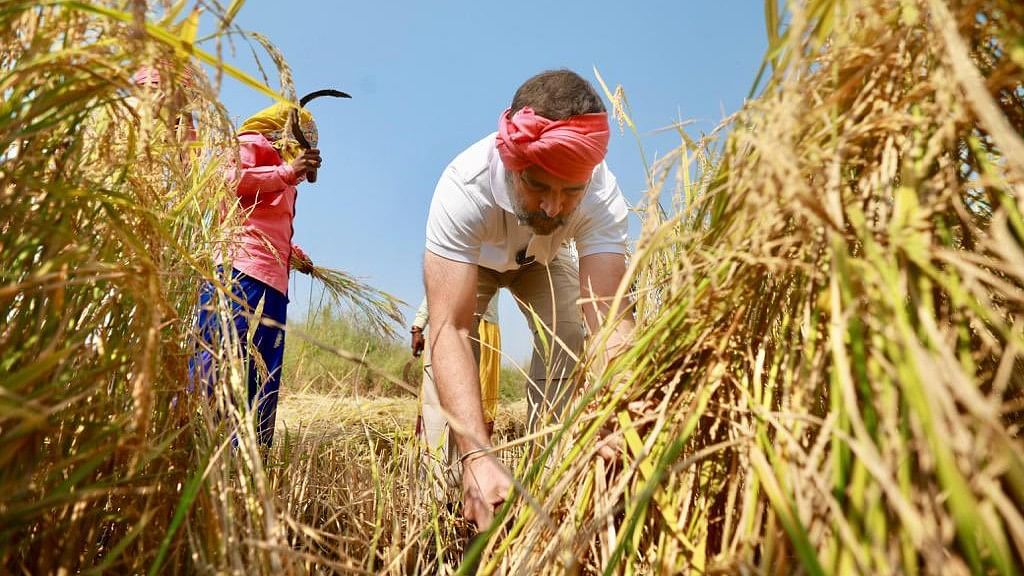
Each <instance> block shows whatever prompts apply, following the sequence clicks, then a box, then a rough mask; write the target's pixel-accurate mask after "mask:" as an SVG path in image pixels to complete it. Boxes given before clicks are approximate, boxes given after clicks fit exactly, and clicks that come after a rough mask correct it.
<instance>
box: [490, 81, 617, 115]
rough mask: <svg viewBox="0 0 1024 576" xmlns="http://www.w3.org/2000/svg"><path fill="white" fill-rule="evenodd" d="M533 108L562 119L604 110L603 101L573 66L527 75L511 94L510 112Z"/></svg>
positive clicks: (539, 112)
mask: <svg viewBox="0 0 1024 576" xmlns="http://www.w3.org/2000/svg"><path fill="white" fill-rule="evenodd" d="M526 106H529V107H530V108H533V111H534V112H536V113H537V114H538V115H539V116H543V117H545V118H547V119H548V120H565V119H566V118H569V117H571V116H579V115H580V114H592V113H595V112H604V111H605V107H604V102H602V101H601V97H600V96H598V95H597V92H596V91H595V90H594V87H593V86H591V85H590V83H589V82H587V81H586V80H584V79H583V77H582V76H580V75H579V74H577V73H575V72H573V71H572V70H566V69H562V70H548V71H546V72H541V73H540V74H537V75H536V76H534V77H533V78H530V79H529V80H527V81H526V82H523V85H522V86H520V87H519V89H518V90H516V94H515V96H513V97H512V110H511V111H510V114H513V115H514V114H515V113H516V112H519V111H520V110H522V109H523V108H524V107H526Z"/></svg>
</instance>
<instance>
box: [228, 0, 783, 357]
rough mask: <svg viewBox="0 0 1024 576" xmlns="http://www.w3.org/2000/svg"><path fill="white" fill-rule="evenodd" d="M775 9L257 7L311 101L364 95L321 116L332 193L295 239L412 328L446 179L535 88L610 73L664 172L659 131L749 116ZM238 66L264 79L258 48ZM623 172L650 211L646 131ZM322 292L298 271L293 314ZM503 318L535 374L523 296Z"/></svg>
mask: <svg viewBox="0 0 1024 576" xmlns="http://www.w3.org/2000/svg"><path fill="white" fill-rule="evenodd" d="M762 8H763V3H761V2H751V1H746V2H743V1H740V0H718V1H713V2H709V1H697V0H691V1H689V2H687V1H675V2H672V1H661V0H658V1H645V0H638V1H636V2H628V3H627V2H617V3H611V2H579V1H547V2H539V1H534V0H529V1H520V2H500V3H499V2H484V1H479V0H478V1H468V0H436V1H433V2H426V1H419V2H414V1H406V2H388V1H385V0H378V1H368V0H363V1H361V2H336V1H328V0H316V1H314V0H300V1H296V2H289V3H282V2H271V1H269V0H249V2H247V3H246V5H245V6H244V7H243V8H242V10H241V12H240V13H239V14H238V17H237V19H236V22H237V23H238V24H239V25H240V26H241V27H242V28H244V29H246V30H250V31H255V32H259V33H262V34H264V35H265V36H267V37H268V38H269V39H270V40H271V41H272V42H273V43H274V44H275V45H276V46H277V47H278V48H279V49H280V50H281V51H282V52H283V53H284V55H285V57H286V59H287V60H288V62H289V64H290V65H291V66H292V68H293V72H294V76H295V81H296V85H297V88H298V92H299V94H300V95H301V94H303V93H305V92H309V91H312V90H315V89H319V88H326V87H331V88H337V89H340V90H344V91H346V92H349V93H350V94H352V96H353V99H352V100H345V101H342V100H331V99H321V100H317V101H315V102H314V103H312V104H310V109H311V111H312V112H313V114H314V115H315V116H316V118H317V124H318V126H319V131H320V149H321V151H322V154H323V158H324V166H323V168H322V169H321V170H320V173H319V179H318V181H317V183H316V184H308V183H307V184H302V185H301V186H300V187H299V200H298V205H297V216H296V220H295V242H296V243H297V244H299V245H300V246H302V247H303V248H304V249H305V250H306V252H307V253H309V255H310V256H311V257H312V259H313V260H314V262H316V263H318V264H320V265H324V266H329V267H332V268H340V269H342V270H345V271H347V272H349V273H351V274H354V275H357V276H360V277H363V278H365V279H366V280H367V281H369V282H370V283H371V284H373V285H375V286H377V287H379V288H382V289H384V290H386V291H388V292H390V293H392V294H394V295H396V296H398V297H399V298H402V299H403V300H405V301H406V302H408V303H409V305H410V309H409V310H407V317H408V318H409V319H410V320H411V318H412V315H413V313H414V311H415V310H414V308H415V307H416V306H417V305H418V304H419V301H420V299H421V297H422V293H423V284H422V258H423V245H424V228H425V223H426V217H427V211H428V208H429V206H430V199H431V196H432V194H433V190H434V185H435V183H436V182H437V179H438V176H439V175H440V174H441V172H442V170H443V169H444V167H445V166H446V165H447V163H448V162H449V161H450V160H451V159H452V158H454V157H455V155H456V154H458V153H459V152H461V151H462V150H463V149H464V148H465V147H467V146H469V145H470V144H472V143H473V142H475V141H477V140H479V139H480V138H482V137H483V136H485V135H487V134H488V133H490V132H492V131H494V130H496V129H497V119H498V115H499V114H500V113H501V112H502V111H503V110H504V109H505V108H507V107H508V105H509V102H510V101H511V99H512V94H513V92H514V91H515V89H516V88H517V87H518V86H519V84H520V83H522V82H523V81H524V80H526V79H527V78H528V77H530V76H531V75H533V74H535V73H537V72H540V71H542V70H547V69H551V68H563V67H565V68H570V69H573V70H575V71H576V72H578V73H580V74H581V75H583V76H584V77H585V78H587V79H588V80H590V81H591V82H592V83H594V85H595V87H596V88H598V90H600V88H599V87H598V86H597V82H596V79H595V77H594V73H593V69H594V68H595V67H596V68H597V69H598V71H599V72H600V73H601V75H602V76H603V77H604V79H605V81H606V82H608V84H609V86H610V87H611V88H613V89H614V86H615V85H617V84H621V85H622V86H623V87H624V88H625V90H626V94H627V97H628V99H629V102H630V105H631V106H632V109H633V115H634V120H635V121H636V123H637V125H638V128H639V129H640V130H641V132H642V134H643V136H642V140H643V144H644V148H645V150H646V152H647V155H648V158H649V159H650V158H652V157H656V156H658V155H661V154H664V153H666V152H668V151H670V150H671V149H672V148H673V147H675V146H676V145H677V144H678V137H676V136H673V135H672V134H660V135H659V134H654V133H653V132H654V131H656V130H657V129H658V128H662V127H665V126H667V125H670V124H671V123H672V122H673V121H675V120H677V119H689V120H694V121H695V124H694V125H692V126H691V127H690V128H689V130H690V132H691V134H698V133H699V131H700V130H705V131H707V130H710V129H711V128H712V127H713V126H714V125H715V124H717V122H718V121H719V120H720V119H721V118H722V117H723V116H724V115H725V114H728V113H731V112H733V111H735V110H736V109H737V108H738V107H739V106H740V105H741V104H742V102H743V99H744V98H745V97H746V95H747V93H748V91H749V90H750V87H751V84H752V83H753V80H754V77H755V75H756V73H757V69H758V66H759V64H760V62H761V59H762V57H763V55H764V50H765V46H766V39H765V38H766V37H765V30H764V18H763V12H762ZM226 56H227V58H228V60H229V61H231V62H232V63H235V64H237V65H239V66H241V67H242V68H243V69H245V70H247V71H249V72H251V73H256V70H257V69H256V66H255V64H254V61H253V56H252V53H251V51H250V50H249V48H248V47H247V46H246V45H244V44H238V45H237V50H236V52H235V53H234V54H230V53H227V52H226ZM267 62H268V64H269V60H267ZM276 80H277V79H276V78H274V79H273V81H274V82H276ZM222 97H223V101H224V103H225V105H226V106H227V108H228V110H229V112H230V114H231V116H232V118H233V119H234V120H235V122H236V124H237V123H239V122H240V121H241V120H242V119H244V118H245V117H246V116H248V115H249V114H251V113H253V112H255V111H257V110H258V109H260V108H262V107H264V106H266V105H268V104H269V103H270V101H269V99H267V98H266V97H265V96H262V95H260V94H257V93H255V92H253V91H251V90H250V89H248V88H245V87H243V86H242V85H240V84H238V83H236V82H234V81H231V80H226V81H225V83H224V86H223V90H222ZM606 103H607V102H606ZM607 161H608V164H609V166H610V168H611V169H612V171H613V172H614V173H615V174H616V176H617V177H618V180H619V184H620V187H621V188H622V191H623V193H624V194H625V196H626V198H627V199H628V200H629V201H630V202H631V203H634V204H635V203H637V202H638V201H639V200H640V198H641V197H642V196H643V192H644V171H643V164H642V162H641V160H640V155H639V153H638V151H637V145H636V142H635V139H634V137H633V135H632V134H630V133H629V132H628V131H627V132H626V133H625V134H621V133H619V131H618V130H617V129H616V128H614V127H613V134H612V140H611V144H610V150H609V154H608V158H607ZM631 219H632V223H631V229H632V231H633V235H634V239H635V233H636V230H637V229H638V225H637V220H636V217H635V216H631ZM297 276H298V279H296V277H297ZM318 294H319V291H318V290H316V289H314V290H312V291H311V289H310V284H309V282H308V281H306V279H305V277H301V276H299V275H297V274H293V280H292V284H291V289H290V297H291V301H292V305H291V306H290V308H289V317H290V318H291V319H300V318H301V317H302V316H303V315H304V311H305V310H306V309H307V307H308V306H309V303H310V299H311V296H312V298H313V300H314V302H315V301H316V300H317V299H318ZM500 313H501V325H502V337H503V341H504V346H505V351H506V354H508V355H509V356H511V358H513V359H515V360H517V361H525V360H526V359H527V358H529V353H530V349H531V343H530V337H529V332H528V330H527V326H526V323H525V321H524V320H523V319H522V315H521V314H520V313H519V311H518V309H517V308H516V307H515V303H514V302H513V300H512V297H511V295H510V294H508V292H503V293H502V296H501V306H500ZM403 334H404V332H403Z"/></svg>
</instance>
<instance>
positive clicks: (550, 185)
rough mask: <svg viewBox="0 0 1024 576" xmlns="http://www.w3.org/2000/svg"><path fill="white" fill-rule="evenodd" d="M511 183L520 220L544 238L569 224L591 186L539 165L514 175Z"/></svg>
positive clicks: (514, 203) (513, 201) (514, 206)
mask: <svg viewBox="0 0 1024 576" xmlns="http://www.w3.org/2000/svg"><path fill="white" fill-rule="evenodd" d="M510 180H511V184H512V195H511V196H512V206H513V208H515V211H516V217H518V218H519V220H520V221H522V222H523V223H524V224H526V225H527V226H529V227H530V228H531V229H532V230H533V231H534V233H535V234H538V235H540V236H547V235H549V234H551V233H552V232H554V231H555V230H557V229H558V228H559V227H561V226H562V225H564V224H565V222H566V221H567V220H568V219H569V216H571V215H572V213H573V212H574V211H575V210H576V208H577V207H578V206H579V205H580V202H582V201H583V193H584V192H586V190H587V185H588V184H589V182H588V181H584V182H569V181H566V180H562V179H560V178H556V177H554V176H552V175H551V174H549V173H547V172H545V171H544V170H542V169H540V168H538V167H536V166H530V167H529V168H527V169H526V170H523V171H522V172H515V173H512V176H511V179H510Z"/></svg>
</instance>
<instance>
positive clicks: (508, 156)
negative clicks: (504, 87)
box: [498, 106, 609, 182]
mask: <svg viewBox="0 0 1024 576" xmlns="http://www.w3.org/2000/svg"><path fill="white" fill-rule="evenodd" d="M510 111H511V109H509V110H505V112H503V113H502V115H501V118H499V119H498V154H500V155H501V161H502V162H503V163H504V164H505V168H507V169H509V170H512V171H513V172H519V171H521V170H525V169H526V168H528V167H530V166H537V167H539V168H541V169H542V170H544V171H545V172H547V173H548V174H551V175H552V176H554V177H556V178H560V179H562V180H566V181H568V182H586V181H587V180H589V179H590V174H591V173H592V172H593V171H594V167H595V166H597V165H598V164H600V163H601V161H602V160H604V155H605V153H607V152H608V137H609V131H608V114H607V113H605V112H600V113H596V114H580V115H579V116H572V117H570V118H567V119H565V120H548V119H547V118H544V117H543V116H538V115H537V114H536V113H535V112H534V111H533V109H532V108H530V107H529V106H526V107H524V108H523V109H522V110H520V111H519V112H516V113H515V115H514V116H512V117H511V118H510V117H509V112H510Z"/></svg>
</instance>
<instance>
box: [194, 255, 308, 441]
mask: <svg viewBox="0 0 1024 576" xmlns="http://www.w3.org/2000/svg"><path fill="white" fill-rule="evenodd" d="M231 277H232V282H231V286H232V294H233V295H234V298H233V299H232V302H231V317H232V320H233V322H234V325H235V330H236V332H237V333H238V338H239V340H240V341H241V344H242V349H241V350H240V354H241V357H242V358H245V359H246V365H247V388H248V402H249V407H250V409H251V410H252V412H253V413H254V414H255V415H256V434H257V437H258V438H259V443H260V444H261V445H263V446H268V447H269V446H270V445H271V444H272V443H273V442H274V421H275V420H276V419H277V393H278V390H279V389H280V387H281V366H282V364H283V362H284V336H285V331H284V330H283V329H281V328H278V327H272V326H266V325H264V324H262V323H261V322H260V318H257V317H256V316H255V313H256V310H257V308H258V306H259V304H260V300H263V310H262V317H263V318H269V319H271V320H274V321H275V322H277V323H278V324H280V325H282V326H283V325H284V323H285V320H286V318H287V309H288V297H287V296H285V295H284V294H281V293H280V292H278V291H277V290H275V289H273V288H271V287H270V286H268V285H266V284H265V283H263V282H261V281H259V280H257V279H255V278H253V277H251V276H247V275H245V274H243V273H241V272H239V271H238V270H234V269H232V270H231ZM236 299H237V300H239V301H238V302H236V301H235V300H236ZM216 304H217V291H216V288H215V287H214V286H213V284H211V283H209V282H204V283H203V286H202V288H201V289H200V292H199V321H198V323H199V336H200V338H201V340H202V344H201V345H200V346H198V347H197V349H196V353H195V354H194V355H193V357H192V359H191V360H190V362H189V374H190V376H191V379H192V381H193V382H197V381H198V382H204V383H205V384H206V386H205V387H206V390H207V394H210V395H212V394H213V391H214V383H215V382H214V378H215V376H216V374H217V367H216V366H215V365H214V361H215V358H214V355H213V353H212V351H216V350H218V349H219V348H220V347H221V346H223V345H224V339H223V337H222V328H223V326H222V323H221V322H222V320H221V316H220V315H219V314H217V310H216ZM251 324H255V326H256V328H255V334H254V335H253V346H252V348H255V350H251V349H250V347H249V346H247V345H246V335H247V334H248V332H249V326H250V325H251ZM253 352H255V353H257V354H259V355H260V357H261V358H262V360H263V363H264V365H265V366H266V369H267V372H268V373H269V376H268V377H266V378H263V377H261V375H260V370H259V369H258V368H257V363H256V361H255V359H254V358H253V357H252V353H253Z"/></svg>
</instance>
